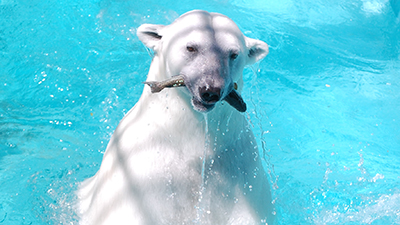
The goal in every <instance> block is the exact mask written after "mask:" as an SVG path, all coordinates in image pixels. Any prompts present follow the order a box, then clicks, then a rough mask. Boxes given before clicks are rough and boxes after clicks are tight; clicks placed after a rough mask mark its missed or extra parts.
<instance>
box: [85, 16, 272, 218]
mask: <svg viewBox="0 0 400 225" xmlns="http://www.w3.org/2000/svg"><path fill="white" fill-rule="evenodd" d="M155 34H158V35H159V36H157V35H155ZM138 36H139V38H140V39H141V41H142V42H143V43H144V44H145V45H146V46H147V47H149V48H151V49H153V50H154V52H155V56H154V58H153V61H152V64H151V67H150V71H149V74H148V79H147V80H148V81H162V80H165V79H168V78H170V77H172V76H174V75H178V74H181V73H183V72H182V71H184V72H185V73H184V74H185V75H186V76H187V77H193V76H200V77H201V76H203V75H202V74H205V73H207V74H208V73H209V71H214V73H215V74H217V75H216V76H220V77H222V78H221V79H223V80H222V81H221V82H222V83H223V85H221V87H223V88H224V90H225V89H226V90H228V87H226V86H227V85H228V84H231V83H233V82H236V83H238V84H239V89H240V87H241V86H242V83H243V82H242V71H243V68H244V66H245V65H246V64H249V63H254V62H256V61H258V60H260V59H262V58H263V57H264V56H265V55H266V54H267V53H268V46H267V45H266V44H265V43H264V42H261V41H258V40H254V39H250V38H247V37H245V36H243V34H242V33H241V32H240V31H239V29H238V28H237V26H236V25H235V24H234V22H232V21H231V20H230V19H229V18H227V17H225V16H223V15H220V14H215V13H207V12H204V11H191V12H189V13H187V14H184V15H183V16H181V17H180V18H179V19H177V21H175V22H174V23H172V24H171V25H168V26H161V25H142V26H141V27H140V28H139V29H138ZM161 36H162V38H161ZM188 42H196V43H197V44H198V45H200V47H199V49H203V50H204V51H203V50H201V51H200V50H199V54H198V56H196V57H204V58H202V59H201V60H198V61H196V60H195V59H194V57H192V58H191V56H190V57H189V56H187V55H186V54H189V53H187V52H185V51H186V47H185V46H186V45H187V43H188ZM191 44H192V43H191ZM198 45H197V46H198ZM231 48H234V50H236V51H237V52H238V53H239V56H238V58H237V59H229V57H225V55H226V54H230V53H229V52H231V51H232V49H231ZM250 49H251V50H250ZM200 53H201V55H202V56H200ZM210 68H211V69H210ZM207 71H208V72H207ZM215 71H217V72H215ZM211 73H213V72H211ZM221 74H222V75H221ZM188 80H189V78H188ZM195 95H196V93H195V91H194V92H192V91H190V90H189V88H185V87H179V88H169V89H164V90H163V91H161V92H160V93H154V94H153V93H151V92H150V89H149V87H148V86H145V87H144V90H143V93H142V96H141V97H140V99H139V101H138V102H137V103H136V105H135V106H134V107H133V108H132V109H131V110H130V111H129V112H128V114H127V115H126V116H125V117H124V118H123V119H122V121H121V122H120V124H119V125H118V127H117V129H116V130H115V132H114V134H113V136H112V138H111V140H110V143H109V144H108V147H107V150H106V153H105V155H104V158H103V162H102V164H101V167H100V170H99V171H98V172H97V173H96V175H95V176H93V177H92V178H89V179H87V180H85V181H84V182H83V183H82V184H81V186H80V188H79V190H78V198H79V210H78V214H79V215H80V218H81V220H80V223H81V224H95V225H99V224H112V225H114V224H118V225H121V224H130V225H132V224H265V223H268V224H271V223H272V221H273V218H274V217H273V215H272V211H273V205H272V204H271V196H270V189H269V182H268V180H267V176H266V174H265V172H264V170H263V166H262V164H261V157H260V156H259V155H258V149H257V145H256V141H255V139H254V135H253V133H252V132H251V129H250V127H249V125H248V122H247V121H246V119H245V117H244V115H243V114H242V113H239V112H238V111H237V110H235V109H234V108H233V107H232V106H230V105H229V104H227V103H226V102H224V101H219V102H217V104H216V105H215V107H214V108H213V109H212V110H210V111H205V112H199V110H198V109H197V110H196V108H195V107H194V105H193V102H192V101H191V100H192V98H193V96H195Z"/></svg>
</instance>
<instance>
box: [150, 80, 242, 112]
mask: <svg viewBox="0 0 400 225" xmlns="http://www.w3.org/2000/svg"><path fill="white" fill-rule="evenodd" d="M184 78H185V77H184V76H183V75H178V76H174V77H171V78H169V79H167V80H164V81H147V82H144V84H147V85H149V87H150V89H151V93H158V92H160V91H162V90H163V89H164V88H173V87H182V86H186V85H185V79H184ZM223 100H225V101H226V102H227V103H228V104H229V105H231V106H232V107H233V108H235V109H236V110H237V111H239V112H245V111H246V109H247V106H246V103H245V102H244V101H243V98H242V97H241V96H240V94H239V93H238V92H237V91H236V90H235V89H232V91H231V92H230V93H229V94H228V95H227V96H226V97H225V98H224V99H223Z"/></svg>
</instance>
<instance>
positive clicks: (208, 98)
mask: <svg viewBox="0 0 400 225" xmlns="http://www.w3.org/2000/svg"><path fill="white" fill-rule="evenodd" d="M199 94H200V97H201V100H202V101H203V102H204V103H206V104H214V103H216V102H218V101H219V100H220V98H221V88H218V87H200V88H199Z"/></svg>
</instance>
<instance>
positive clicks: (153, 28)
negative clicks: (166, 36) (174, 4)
mask: <svg viewBox="0 0 400 225" xmlns="http://www.w3.org/2000/svg"><path fill="white" fill-rule="evenodd" d="M163 27H164V25H155V24H143V25H141V26H140V27H139V28H138V29H137V31H136V34H137V36H138V38H139V40H140V41H141V42H143V44H144V45H146V46H147V47H148V48H151V49H153V50H155V49H154V48H155V47H156V46H157V44H158V42H159V41H160V40H161V38H162V35H161V30H162V28H163Z"/></svg>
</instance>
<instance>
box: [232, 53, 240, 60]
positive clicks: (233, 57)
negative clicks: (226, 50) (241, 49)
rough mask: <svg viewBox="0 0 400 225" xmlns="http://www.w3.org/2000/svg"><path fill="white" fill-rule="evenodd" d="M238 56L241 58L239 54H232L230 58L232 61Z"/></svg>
mask: <svg viewBox="0 0 400 225" xmlns="http://www.w3.org/2000/svg"><path fill="white" fill-rule="evenodd" d="M238 56H239V55H238V54H236V53H232V54H231V56H230V58H231V59H232V60H235V59H236V58H237V57H238Z"/></svg>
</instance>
